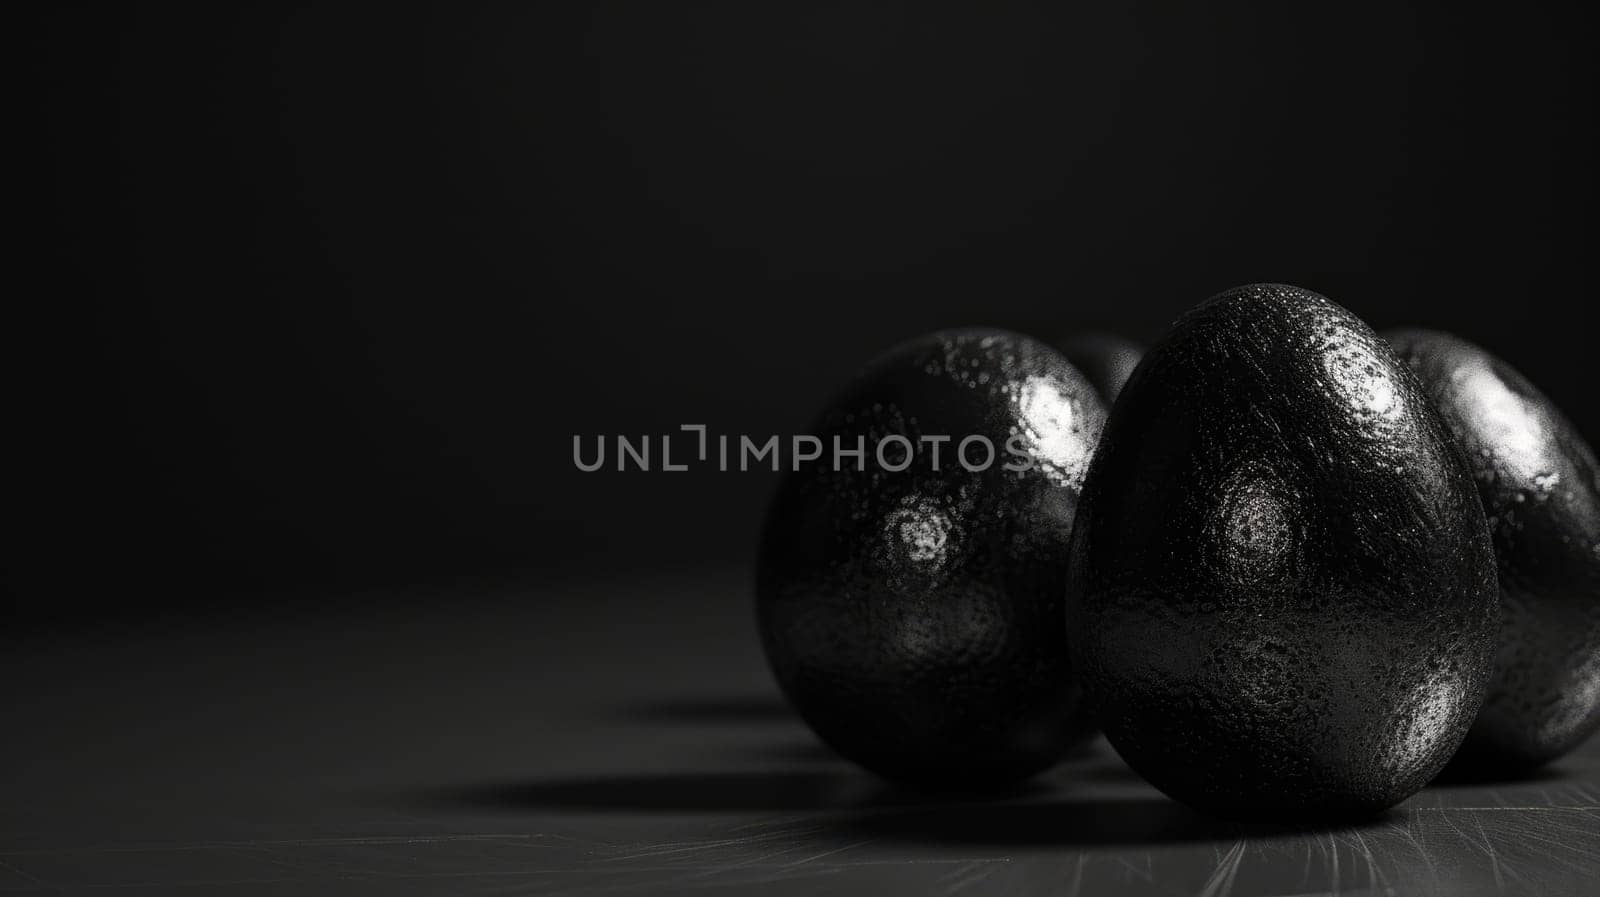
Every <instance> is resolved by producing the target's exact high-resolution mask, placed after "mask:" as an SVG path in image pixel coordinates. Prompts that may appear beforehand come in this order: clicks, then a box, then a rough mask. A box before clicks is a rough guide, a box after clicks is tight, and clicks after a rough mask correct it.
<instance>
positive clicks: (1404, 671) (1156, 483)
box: [1067, 285, 1495, 819]
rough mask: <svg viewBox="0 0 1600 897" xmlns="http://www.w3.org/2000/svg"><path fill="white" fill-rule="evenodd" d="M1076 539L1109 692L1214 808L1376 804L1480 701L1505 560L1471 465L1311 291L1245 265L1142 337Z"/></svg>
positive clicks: (1146, 763)
mask: <svg viewBox="0 0 1600 897" xmlns="http://www.w3.org/2000/svg"><path fill="white" fill-rule="evenodd" d="M1073 547H1074V551H1073V562H1072V576H1071V581H1070V583H1069V587H1068V592H1067V594H1068V601H1067V622H1068V630H1067V631H1068V634H1069V637H1070V641H1071V646H1072V651H1073V659H1074V662H1075V663H1076V664H1078V666H1079V668H1080V670H1081V672H1082V674H1083V676H1084V678H1085V685H1086V688H1087V689H1088V692H1089V694H1090V706H1091V708H1092V709H1093V710H1094V712H1095V713H1096V715H1097V718H1098V719H1099V721H1100V723H1101V724H1102V725H1103V726H1104V728H1105V731H1106V735H1107V736H1108V737H1109V738H1110V740H1111V742H1112V744H1113V745H1114V746H1115V747H1116V749H1117V751H1118V752H1119V753H1121V755H1122V756H1123V758H1124V759H1126V760H1127V761H1128V763H1129V764H1130V765H1131V766H1132V767H1133V768H1134V769H1135V770H1136V771H1138V772H1139V773H1140V774H1141V775H1143V776H1144V777H1145V778H1147V779H1148V780H1149V781H1150V782H1151V783H1152V784H1154V785H1156V786H1157V787H1158V788H1160V789H1161V790H1163V791H1165V792H1166V793H1167V794H1169V795H1171V796H1172V797H1174V798H1177V799H1179V800H1181V801H1183V802H1185V803H1188V804H1190V805H1192V806H1195V807H1197V808H1200V809H1203V810H1206V811H1208V812H1212V813H1215V814H1218V815H1223V816H1228V817H1234V818H1259V819H1296V818H1299V819H1314V818H1322V817H1333V816H1349V815H1362V814H1368V813H1372V812H1376V811H1379V810H1381V809H1383V808H1386V807H1388V806H1391V805H1393V804H1395V803H1396V802H1398V801H1400V800H1402V799H1404V798H1405V797H1407V796H1408V795H1410V794H1412V793H1413V792H1415V791H1416V790H1417V789H1419V788H1421V787H1422V786H1423V785H1424V784H1426V783H1427V782H1428V781H1429V780H1430V779H1431V778H1433V776H1434V774H1435V773H1437V772H1438V771H1439V769H1440V768H1441V767H1442V766H1443V765H1444V764H1445V762H1446V761H1447V760H1448V759H1449V758H1450V756H1451V754H1453V753H1454V752H1455V750H1456V747H1457V746H1458V745H1459V744H1460V743H1461V739H1462V738H1463V737H1464V736H1465V735H1466V732H1467V727H1468V726H1469V725H1470V724H1471V722H1472V719H1473V716H1474V715H1475V714H1476V713H1477V711H1478V707H1479V705H1480V703H1481V702H1482V698H1483V691H1484V685H1485V683H1486V681H1487V679H1488V676H1489V671H1490V665H1491V661H1492V649H1493V641H1492V639H1493V633H1494V626H1495V579H1494V560H1493V556H1492V554H1491V551H1490V545H1489V533H1488V527H1487V525H1486V524H1485V521H1484V516H1483V510H1482V508H1481V507H1480V506H1479V503H1478V499H1477V494H1476V491H1475V490H1474V489H1473V485H1472V481H1471V478H1470V477H1469V476H1468V475H1467V472H1466V470H1465V468H1464V466H1463V465H1462V463H1461V461H1460V459H1459V458H1458V457H1457V455H1456V453H1455V450H1454V448H1453V447H1452V446H1451V444H1450V443H1449V436H1448V434H1447V433H1446V432H1445V430H1444V426H1443V424H1442V423H1441V422H1440V420H1439V417H1438V415H1437V414H1436V413H1435V412H1434V410H1433V408H1432V407H1431V405H1430V403H1429V402H1428V400H1427V398H1426V397H1425V396H1424V395H1423V393H1422V390H1421V387H1420V386H1419V384H1418V383H1417V381H1416V378H1415V377H1414V376H1412V374H1411V372H1410V371H1409V370H1407V369H1406V368H1405V367H1404V366H1403V365H1402V364H1401V363H1400V362H1399V360H1398V359H1397V358H1396V357H1395V356H1394V353H1393V352H1392V351H1391V350H1390V349H1389V346H1388V345H1387V344H1386V343H1384V342H1383V341H1382V340H1381V339H1379V338H1378V337H1377V336H1376V335H1375V334H1374V333H1373V332H1372V331H1371V330H1370V329H1369V328H1368V327H1367V326H1366V325H1365V324H1363V323H1362V322H1361V321H1360V320H1358V319H1357V318H1355V317H1354V316H1353V315H1351V314H1350V313H1349V312H1347V311H1345V310H1344V309H1343V308H1341V307H1339V306H1338V305H1335V304H1334V303H1333V302H1330V301H1329V300H1327V299H1325V298H1323V297H1322V296H1319V295H1317V294H1315V293H1311V292H1308V291H1305V290H1301V289H1298V288H1295V287H1289V286H1280V285H1256V286H1247V287H1240V288H1238V289H1234V290H1230V291H1228V292H1226V293H1223V294H1221V295H1219V296H1216V297H1214V298H1212V299H1211V300H1209V301H1207V302H1206V303H1204V304H1203V305H1201V306H1200V307H1198V308H1197V309H1195V310H1194V311H1192V312H1190V313H1189V314H1187V315H1186V316H1185V317H1183V318H1182V319H1181V320H1180V321H1179V322H1178V323H1177V324H1176V325H1175V327H1174V329H1173V331H1172V332H1171V333H1170V334H1169V335H1168V337H1167V338H1166V339H1164V340H1163V341H1162V342H1161V343H1159V344H1158V345H1156V346H1155V347H1154V348H1152V349H1151V350H1150V352H1149V353H1148V354H1146V356H1145V358H1144V361H1143V362H1142V363H1141V364H1140V366H1139V368H1138V370H1137V371H1136V372H1135V373H1134V376H1133V379H1132V380H1130V381H1129V382H1128V384H1127V386H1126V387H1124V388H1123V391H1122V394H1121V396H1120V397H1119V398H1118V400H1117V404H1116V406H1115V407H1114V408H1113V409H1112V411H1111V414H1110V418H1109V420H1108V421H1107V424H1106V429H1105V433H1104V435H1103V436H1102V441H1101V443H1100V447H1099V451H1098V452H1097V453H1096V455H1095V460H1094V464H1093V466H1092V468H1091V469H1090V472H1089V476H1088V478H1087V480H1086V482H1085V486H1084V492H1083V496H1082V498H1081V503H1080V505H1079V514H1078V519H1077V525H1076V528H1075V530H1074V539H1073Z"/></svg>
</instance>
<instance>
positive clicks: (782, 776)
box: [423, 769, 1042, 813]
mask: <svg viewBox="0 0 1600 897" xmlns="http://www.w3.org/2000/svg"><path fill="white" fill-rule="evenodd" d="M1041 790H1042V786H1040V785H1037V784H1034V783H1029V784H1025V785H1020V786H1017V787H1015V788H1012V789H1009V790H1005V791H999V792H994V791H989V792H983V793H973V792H961V791H950V792H943V793H929V792H926V791H914V790H910V789H903V788H897V787H894V786H892V785H888V784H885V783H883V782H881V781H879V780H878V779H875V778H872V777H870V776H867V775H865V774H861V773H856V772H853V771H851V770H848V769H845V770H838V771H821V770H817V771H791V772H716V773H662V774H654V775H620V776H599V777H581V778H571V779H554V780H549V781H541V782H503V783H490V784H484V785H473V786H469V787H466V788H457V789H450V790H444V791H438V792H433V793H431V794H427V795H424V796H423V799H424V802H425V803H427V804H429V805H431V806H433V807H436V808H452V809H463V810H480V811H499V812H508V811H509V812H517V811H535V810H589V811H613V812H626V813H718V812H720V813H738V812H766V813H783V812H803V811H817V810H849V809H857V808H862V807H886V806H906V805H917V804H928V803H930V802H934V801H962V802H982V801H996V800H1011V799H1015V798H1018V797H1022V796H1026V795H1029V794H1035V793H1038V792H1039V791H1041Z"/></svg>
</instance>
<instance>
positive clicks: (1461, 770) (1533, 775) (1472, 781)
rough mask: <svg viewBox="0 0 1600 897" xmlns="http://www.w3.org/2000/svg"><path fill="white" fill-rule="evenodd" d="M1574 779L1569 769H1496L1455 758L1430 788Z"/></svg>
mask: <svg viewBox="0 0 1600 897" xmlns="http://www.w3.org/2000/svg"><path fill="white" fill-rule="evenodd" d="M1569 778H1571V775H1570V774H1569V773H1568V772H1567V771H1566V770H1563V769H1561V768H1559V767H1556V766H1541V767H1538V768H1537V769H1512V770H1507V769H1504V768H1496V767H1494V766H1491V765H1487V764H1484V763H1481V762H1471V761H1462V760H1452V761H1451V762H1450V765H1448V766H1446V767H1445V768H1444V770H1443V771H1442V772H1440V773H1439V775H1438V776H1437V777H1435V778H1434V780H1433V782H1432V783H1430V784H1429V785H1428V787H1429V788H1438V787H1446V788H1454V787H1471V786H1475V785H1537V784H1540V783H1549V782H1560V781H1564V780H1566V779H1569Z"/></svg>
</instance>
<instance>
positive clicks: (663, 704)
mask: <svg viewBox="0 0 1600 897" xmlns="http://www.w3.org/2000/svg"><path fill="white" fill-rule="evenodd" d="M620 714H621V715H622V716H623V717H626V718H628V719H634V720H639V721H641V722H658V723H660V722H666V723H697V724H706V723H753V722H769V721H781V720H798V719H799V717H797V716H795V713H794V711H793V710H790V709H789V705H788V704H786V703H784V701H783V698H781V697H779V696H778V695H733V696H723V697H715V698H691V699H677V700H659V701H651V702H646V703H640V704H630V705H626V706H624V707H622V708H621V709H620Z"/></svg>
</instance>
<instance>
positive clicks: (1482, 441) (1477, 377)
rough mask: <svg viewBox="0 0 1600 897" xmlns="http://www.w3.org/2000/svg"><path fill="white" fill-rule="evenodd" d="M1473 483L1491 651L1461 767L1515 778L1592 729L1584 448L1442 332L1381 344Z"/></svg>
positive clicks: (1588, 465)
mask: <svg viewBox="0 0 1600 897" xmlns="http://www.w3.org/2000/svg"><path fill="white" fill-rule="evenodd" d="M1387 336H1388V338H1389V341H1390V342H1391V343H1392V344H1393V345H1394V347H1395V350H1396V351H1397V352H1398V353H1399V355H1400V357H1401V358H1402V359H1403V360H1405V361H1406V362H1407V363H1408V364H1410V365H1411V368H1412V369H1413V370H1414V371H1416V373H1417V375H1418V377H1419V378H1421V380H1422V383H1423V387H1424V388H1425V389H1426V390H1427V391H1428V394H1429V395H1430V396H1431V397H1432V398H1433V400H1434V403H1435V405H1436V407H1437V408H1438V409H1439V413H1440V415H1441V416H1442V417H1443V418H1444V422H1445V426H1446V427H1448V428H1449V429H1450V432H1451V433H1452V434H1453V435H1454V436H1455V438H1456V441H1457V445H1458V446H1459V447H1460V448H1461V450H1462V453H1463V455H1464V456H1465V458H1466V461H1467V465H1468V466H1469V467H1470V468H1471V470H1472V473H1473V476H1474V478H1475V479H1476V480H1477V484H1478V494H1479V496H1480V497H1481V498H1482V499H1483V506H1484V511H1485V512H1486V513H1487V514H1488V517H1489V529H1490V532H1491V533H1492V534H1493V537H1494V551H1495V558H1496V560H1497V561H1498V562H1499V566H1500V607H1501V628H1500V648H1499V653H1498V655H1497V657H1496V660H1495V674H1494V678H1493V679H1491V680H1490V682H1489V696H1488V698H1487V700H1485V702H1484V705H1483V710H1482V711H1481V712H1480V713H1479V714H1478V721H1477V722H1476V723H1475V724H1474V725H1473V727H1472V731H1471V733H1469V734H1468V736H1467V742H1466V744H1465V745H1464V746H1463V747H1462V751H1461V756H1460V760H1461V761H1462V762H1463V764H1465V765H1469V766H1479V767H1482V768H1483V771H1485V772H1491V773H1495V774H1515V773H1517V772H1519V771H1526V770H1528V769H1531V768H1534V767H1537V766H1539V765H1541V764H1543V763H1546V762H1548V761H1550V760H1553V759H1555V758H1556V757H1559V756H1561V755H1562V754H1565V753H1566V752H1568V751H1570V750H1572V749H1573V748H1574V747H1577V746H1578V744H1580V743H1581V742H1582V741H1583V740H1584V739H1586V738H1588V737H1589V736H1590V735H1592V734H1593V733H1594V731H1595V729H1596V728H1597V727H1600V488H1597V487H1596V485H1595V480H1596V477H1595V471H1596V464H1595V456H1594V452H1593V451H1592V450H1591V449H1590V448H1589V446H1588V445H1587V444H1586V443H1585V442H1584V441H1583V437H1581V436H1579V435H1578V433H1577V431H1576V430H1575V429H1573V427H1572V425H1571V424H1570V423H1569V422H1568V421H1567V420H1566V418H1565V417H1563V416H1562V414H1561V412H1560V411H1558V410H1556V408H1555V407H1554V406H1552V405H1551V404H1550V401H1549V400H1548V399H1546V398H1545V397H1544V395H1543V394H1541V393H1540V392H1539V391H1538V390H1537V389H1535V388H1534V387H1533V386H1532V385H1531V384H1530V383H1528V381H1527V380H1526V379H1524V378H1523V376H1522V375H1521V374H1518V373H1517V372H1516V371H1515V370H1512V369H1511V368H1510V367H1509V366H1508V365H1506V364H1505V362H1503V361H1501V360H1500V359H1498V358H1496V357H1494V356H1493V355H1490V354H1489V353H1488V352H1485V351H1484V350H1482V349H1480V348H1478V347H1477V346H1475V345H1473V344H1472V343H1469V342H1467V341H1466V340H1463V339H1459V338H1457V337H1454V336H1451V335H1449V334H1446V333H1439V332H1436V331H1426V330H1403V331H1395V332H1392V333H1389V334H1387Z"/></svg>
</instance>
